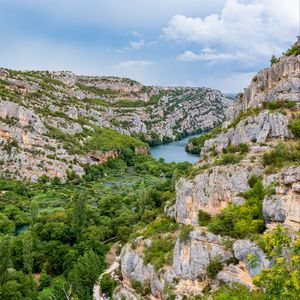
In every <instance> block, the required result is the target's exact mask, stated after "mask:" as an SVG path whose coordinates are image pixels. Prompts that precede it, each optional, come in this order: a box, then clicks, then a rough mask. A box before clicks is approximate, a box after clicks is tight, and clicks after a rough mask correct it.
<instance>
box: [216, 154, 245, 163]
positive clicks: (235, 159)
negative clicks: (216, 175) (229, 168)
mask: <svg viewBox="0 0 300 300" xmlns="http://www.w3.org/2000/svg"><path fill="white" fill-rule="evenodd" d="M242 158H243V156H242V155H241V154H239V153H226V154H224V155H222V157H221V158H220V159H217V160H216V164H217V165H229V164H237V163H239V162H240V161H241V160H242Z"/></svg>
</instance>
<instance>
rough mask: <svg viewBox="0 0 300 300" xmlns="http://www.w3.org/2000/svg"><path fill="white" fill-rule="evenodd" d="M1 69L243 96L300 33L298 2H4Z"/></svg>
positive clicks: (0, 31)
mask: <svg viewBox="0 0 300 300" xmlns="http://www.w3.org/2000/svg"><path fill="white" fill-rule="evenodd" d="M0 4H1V6H0V7H1V9H0V66H3V67H7V68H14V69H21V70H33V69H34V70H46V69H47V70H70V71H73V72H75V73H77V74H89V75H116V76H123V77H129V78H133V79H136V80H138V81H140V82H142V83H144V84H149V85H150V84H154V85H181V86H207V87H212V88H217V89H220V90H222V91H224V92H238V91H240V90H242V89H243V88H244V87H246V85H247V84H249V82H250V78H251V77H252V76H253V75H254V73H256V72H257V71H258V70H260V69H261V68H264V67H266V66H268V64H269V60H270V57H271V55H272V54H273V53H274V54H276V55H280V54H281V53H282V52H283V51H284V50H286V49H287V48H288V47H289V46H290V45H291V43H293V42H294V41H295V40H296V36H297V35H298V34H299V0H284V1H282V0H152V1H148V0H106V1H104V0H81V1H79V0H0Z"/></svg>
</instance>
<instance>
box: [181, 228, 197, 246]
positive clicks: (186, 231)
mask: <svg viewBox="0 0 300 300" xmlns="http://www.w3.org/2000/svg"><path fill="white" fill-rule="evenodd" d="M193 230H194V227H193V226H192V225H186V226H184V227H183V228H182V229H181V231H180V234H179V239H180V241H181V242H186V241H187V240H188V239H189V236H190V232H191V231H193Z"/></svg>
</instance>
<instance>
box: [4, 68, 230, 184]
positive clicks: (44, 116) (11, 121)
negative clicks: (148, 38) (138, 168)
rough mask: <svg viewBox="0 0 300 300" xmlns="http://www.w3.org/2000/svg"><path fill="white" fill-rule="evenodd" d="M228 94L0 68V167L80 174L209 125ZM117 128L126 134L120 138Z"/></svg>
mask: <svg viewBox="0 0 300 300" xmlns="http://www.w3.org/2000/svg"><path fill="white" fill-rule="evenodd" d="M229 103H230V101H229V100H228V99H226V98H225V97H224V96H223V95H222V94H221V93H220V92H218V91H213V90H210V89H206V88H162V87H153V86H143V85H142V84H140V83H138V82H136V81H133V80H130V79H123V78H116V77H91V76H76V75H74V74H73V73H71V72H52V73H50V72H17V71H12V70H6V69H0V145H1V147H0V154H1V174H5V175H9V174H10V175H11V176H14V177H17V178H28V179H31V180H36V179H37V178H38V177H40V176H41V175H43V174H47V175H48V176H50V177H54V176H58V177H64V176H65V175H66V171H67V170H69V172H75V173H77V174H79V175H82V174H83V173H84V169H83V166H84V165H86V164H93V163H99V162H100V163H101V162H104V161H106V160H107V158H109V157H116V156H118V155H120V152H122V151H121V150H122V149H123V150H124V148H126V149H128V148H129V149H131V150H130V151H135V152H147V144H144V143H143V142H141V141H144V142H149V143H152V144H153V143H154V144H155V143H162V142H166V141H169V140H174V139H176V138H180V137H181V136H183V135H186V134H189V133H194V132H199V131H203V130H207V129H211V128H213V127H215V126H216V125H217V124H219V123H220V122H222V121H223V119H224V116H225V109H226V108H227V107H228V105H229ZM123 135H127V136H132V137H125V136H123Z"/></svg>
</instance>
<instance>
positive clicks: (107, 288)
mask: <svg viewBox="0 0 300 300" xmlns="http://www.w3.org/2000/svg"><path fill="white" fill-rule="evenodd" d="M100 286H101V292H102V293H105V295H106V296H109V297H111V295H112V293H113V291H114V289H115V287H116V282H115V281H114V280H113V279H112V278H111V276H110V274H103V276H102V278H101V281H100Z"/></svg>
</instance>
